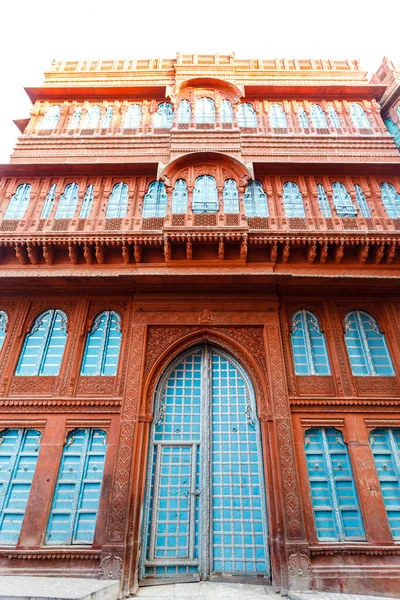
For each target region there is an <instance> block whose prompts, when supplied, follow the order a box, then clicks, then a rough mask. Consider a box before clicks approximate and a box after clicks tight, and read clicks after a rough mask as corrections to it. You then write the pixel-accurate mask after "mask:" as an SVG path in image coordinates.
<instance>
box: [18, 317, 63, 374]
mask: <svg viewBox="0 0 400 600" xmlns="http://www.w3.org/2000/svg"><path fill="white" fill-rule="evenodd" d="M66 327H67V317H66V315H65V314H64V313H63V312H62V311H60V310H48V311H46V312H44V313H42V314H41V315H39V316H38V317H37V319H36V321H35V323H34V324H33V327H32V329H31V331H30V333H28V334H27V335H26V337H25V341H24V345H23V348H22V351H21V356H20V358H19V361H18V365H17V369H16V375H25V376H26V375H30V376H33V375H58V373H59V371H60V366H61V361H62V358H63V355H64V348H65V344H66V341H67V330H66Z"/></svg>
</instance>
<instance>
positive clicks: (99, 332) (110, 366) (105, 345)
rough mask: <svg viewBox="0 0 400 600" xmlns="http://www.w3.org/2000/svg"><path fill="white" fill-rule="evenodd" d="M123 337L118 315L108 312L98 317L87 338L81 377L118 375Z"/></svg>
mask: <svg viewBox="0 0 400 600" xmlns="http://www.w3.org/2000/svg"><path fill="white" fill-rule="evenodd" d="M121 337H122V335H121V317H120V316H119V314H118V313H116V312H114V311H111V310H106V311H105V312H102V313H100V314H99V315H97V317H96V318H95V320H94V323H93V326H92V329H91V331H90V332H89V333H88V335H87V338H86V345H85V350H84V353H83V360H82V367H81V375H85V376H87V375H93V376H95V375H107V376H111V375H116V373H117V367H118V359H119V351H120V346H121Z"/></svg>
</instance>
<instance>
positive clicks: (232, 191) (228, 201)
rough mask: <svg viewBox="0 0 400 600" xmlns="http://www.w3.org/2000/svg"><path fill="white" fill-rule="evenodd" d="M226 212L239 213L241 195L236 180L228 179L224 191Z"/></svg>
mask: <svg viewBox="0 0 400 600" xmlns="http://www.w3.org/2000/svg"><path fill="white" fill-rule="evenodd" d="M223 199H224V212H225V213H231V214H232V213H238V212H239V194H238V189H237V185H236V181H235V180H234V179H227V180H226V181H225V185H224V191H223Z"/></svg>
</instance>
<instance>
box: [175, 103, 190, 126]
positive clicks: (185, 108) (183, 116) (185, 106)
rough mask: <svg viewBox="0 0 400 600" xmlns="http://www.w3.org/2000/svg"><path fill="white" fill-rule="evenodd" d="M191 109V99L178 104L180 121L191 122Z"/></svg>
mask: <svg viewBox="0 0 400 600" xmlns="http://www.w3.org/2000/svg"><path fill="white" fill-rule="evenodd" d="M190 116H191V109H190V102H189V100H182V101H181V102H180V103H179V106H178V123H186V124H188V123H190Z"/></svg>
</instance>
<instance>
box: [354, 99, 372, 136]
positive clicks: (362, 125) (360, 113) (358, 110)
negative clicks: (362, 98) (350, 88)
mask: <svg viewBox="0 0 400 600" xmlns="http://www.w3.org/2000/svg"><path fill="white" fill-rule="evenodd" d="M350 117H351V120H352V121H353V125H354V126H355V127H357V129H371V124H370V122H369V120H368V117H367V115H366V114H365V112H364V109H363V107H362V106H361V104H356V103H355V102H352V103H351V104H350Z"/></svg>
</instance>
